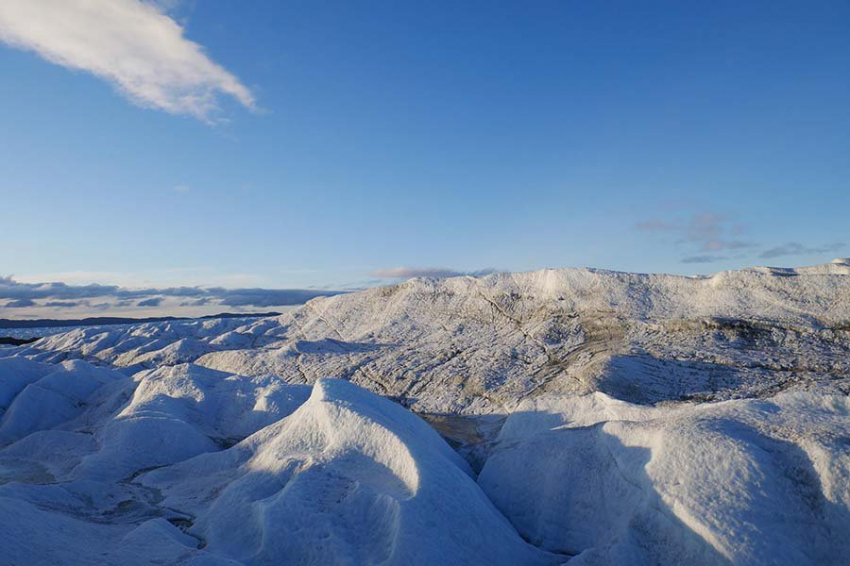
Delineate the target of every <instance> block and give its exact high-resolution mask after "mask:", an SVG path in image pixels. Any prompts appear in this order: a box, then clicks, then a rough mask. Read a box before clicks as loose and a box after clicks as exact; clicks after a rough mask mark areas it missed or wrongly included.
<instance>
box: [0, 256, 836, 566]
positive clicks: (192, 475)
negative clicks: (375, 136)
mask: <svg viewBox="0 0 850 566" xmlns="http://www.w3.org/2000/svg"><path fill="white" fill-rule="evenodd" d="M848 270H850V262H847V261H845V260H842V261H836V262H833V263H832V264H829V265H827V266H817V267H812V268H800V269H781V268H752V269H747V270H741V271H734V272H726V273H721V274H717V275H715V276H712V277H696V278H688V277H673V276H665V275H639V274H627V273H615V272H606V271H598V270H587V269H578V270H544V271H539V272H533V273H522V274H498V275H493V276H488V277H485V278H481V279H476V278H471V277H462V278H454V279H445V280H428V279H419V280H412V281H409V282H407V283H403V284H400V285H396V286H392V287H383V288H376V289H370V290H367V291H363V292H360V293H355V294H351V295H345V296H336V297H330V298H323V299H317V300H314V301H311V302H310V303H308V304H307V305H305V306H304V307H303V308H301V309H299V310H297V311H294V312H292V313H289V314H287V315H284V316H281V317H276V318H268V319H261V320H256V321H253V322H251V323H248V324H245V323H244V322H242V321H228V320H221V321H204V322H187V321H179V322H168V323H154V324H145V325H141V326H138V327H136V328H132V329H121V330H116V329H103V328H99V329H98V328H89V329H81V330H76V331H72V332H68V333H66V334H63V335H57V336H52V337H49V338H47V339H44V340H41V341H39V342H36V343H35V344H33V345H30V346H28V347H20V348H4V349H2V350H0V532H1V533H3V544H0V564H27V565H33V566H40V565H52V564H57V563H73V564H77V565H102V564H108V565H116V566H117V565H121V566H125V565H136V564H138V565H151V564H180V565H192V566H201V565H205V566H209V565H212V566H240V565H241V566H259V565H271V564H281V563H283V564H316V565H319V564H321V565H326V564H386V565H392V564H399V565H404V566H412V565H417V564H423V565H424V564H438V563H439V564H482V565H483V564H488V565H489V564H511V565H513V564H534V565H536V564H563V563H569V564H571V565H599V566H602V565H622V566H631V565H634V564H638V565H643V564H646V565H650V564H704V565H715V564H717V565H729V564H736V565H737V564H741V565H744V564H746V565H752V564H755V565H759V564H764V565H768V564H770V565H776V564H781V565H784V564H787V565H789V566H791V565H794V566H799V565H816V564H817V565H823V564H826V565H835V566H837V565H839V564H843V563H844V562H845V561H846V556H847V555H848V554H850V547H848V541H850V531H848V525H850V404H848V392H850V372H849V371H848V367H849V366H848V364H850V356H848V353H850V324H848V321H850V312H848V309H850V273H848ZM327 377H336V378H341V379H327ZM358 385H360V386H362V388H361V387H358ZM376 393H377V395H376ZM386 397H390V398H391V399H387V398H386ZM706 401H711V402H706ZM405 405H407V406H409V407H410V408H412V409H414V410H415V411H418V412H420V413H421V414H422V416H423V417H424V418H425V419H427V420H428V421H429V422H432V423H435V428H437V430H440V431H441V434H443V438H441V436H440V435H438V434H437V432H435V429H434V428H431V427H429V426H428V424H426V421H425V420H423V419H422V418H420V417H419V416H417V415H416V414H414V413H413V412H411V411H410V410H408V409H407V408H406V407H405ZM435 413H437V414H435ZM445 438H447V439H450V440H451V442H452V446H454V447H455V448H456V449H457V451H455V450H453V449H452V448H451V447H450V446H449V444H448V443H447V442H446V440H445ZM459 454H463V455H464V456H465V457H466V458H467V459H468V461H467V460H465V459H464V458H462V457H461V456H460V455H459ZM470 463H472V464H473V465H470ZM478 472H480V473H478Z"/></svg>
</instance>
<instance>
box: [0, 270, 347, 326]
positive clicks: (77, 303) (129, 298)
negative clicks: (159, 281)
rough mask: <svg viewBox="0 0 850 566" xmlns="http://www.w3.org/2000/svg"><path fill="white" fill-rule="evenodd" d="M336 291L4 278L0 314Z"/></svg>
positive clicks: (215, 305)
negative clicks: (128, 285)
mask: <svg viewBox="0 0 850 566" xmlns="http://www.w3.org/2000/svg"><path fill="white" fill-rule="evenodd" d="M338 293H339V292H338V291H326V290H313V289H259V288H252V289H225V288H223V287H168V288H162V289H158V288H148V289H128V288H124V287H119V286H117V285H97V284H92V285H68V284H67V283H61V282H52V283H23V282H20V281H16V280H15V279H14V278H12V277H0V318H4V316H3V314H2V311H3V309H15V311H16V312H14V313H6V314H8V315H9V316H12V315H15V316H20V313H19V312H18V311H19V310H23V309H31V310H32V309H36V310H39V312H42V311H44V310H45V309H53V310H55V311H57V312H62V311H69V312H70V311H74V310H86V311H110V310H113V311H115V310H122V309H136V310H139V309H143V310H144V309H162V308H166V307H169V308H174V309H180V308H200V307H203V308H206V309H209V310H216V311H221V310H236V311H242V310H257V309H269V308H276V307H286V306H294V305H301V304H304V303H305V302H307V301H309V300H310V299H313V298H315V297H321V296H329V295H336V294H338Z"/></svg>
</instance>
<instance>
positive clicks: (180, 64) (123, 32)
mask: <svg viewBox="0 0 850 566" xmlns="http://www.w3.org/2000/svg"><path fill="white" fill-rule="evenodd" d="M162 6H163V5H162V4H161V3H151V2H142V1H139V0H3V2H0V41H2V42H4V43H7V44H9V45H11V46H13V47H16V48H19V49H24V50H27V51H33V52H35V53H37V54H38V55H39V56H41V57H42V58H44V59H46V60H47V61H50V62H51V63H55V64H57V65H61V66H63V67H66V68H68V69H72V70H82V71H87V72H89V73H92V74H93V75H95V76H97V77H99V78H101V79H103V80H105V81H107V82H109V83H111V84H112V85H114V86H115V87H116V88H117V89H118V90H119V91H120V92H121V93H123V94H124V95H125V96H126V97H127V98H128V99H129V100H130V101H131V102H133V103H134V104H136V105H139V106H143V107H149V108H156V109H160V110H164V111H166V112H169V113H172V114H185V115H189V116H193V117H195V118H198V119H200V120H203V121H204V122H207V123H214V122H215V121H217V120H216V116H217V114H218V113H219V111H220V106H219V99H220V97H221V96H228V97H231V98H233V99H235V100H236V101H237V102H239V103H240V104H241V105H242V106H244V107H246V108H248V109H251V110H254V109H256V102H255V99H254V95H253V94H252V92H251V90H250V89H248V87H246V86H245V85H243V84H242V83H241V82H240V81H239V79H238V78H236V77H235V76H234V75H233V74H231V73H230V72H228V71H227V70H226V69H224V68H223V67H222V66H220V65H219V64H217V63H215V62H214V61H213V60H212V59H210V58H209V57H208V56H207V55H206V54H205V53H204V50H203V48H202V47H201V46H200V45H198V44H197V43H194V42H192V41H190V40H188V39H186V38H185V37H184V35H183V31H184V30H183V28H182V27H181V26H180V25H179V24H178V23H177V22H175V21H174V20H173V19H172V18H170V17H169V16H168V15H166V14H165V13H163V12H162V10H161V8H162Z"/></svg>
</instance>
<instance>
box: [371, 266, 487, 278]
mask: <svg viewBox="0 0 850 566" xmlns="http://www.w3.org/2000/svg"><path fill="white" fill-rule="evenodd" d="M495 271H496V270H495V269H492V268H487V269H479V270H478V271H456V270H454V269H448V268H445V267H391V268H389V269H379V270H377V271H374V272H372V273H371V274H370V275H372V277H379V278H381V279H412V278H414V277H433V278H437V279H443V278H445V277H458V276H461V275H471V276H473V277H481V276H484V275H489V274H491V273H494V272H495Z"/></svg>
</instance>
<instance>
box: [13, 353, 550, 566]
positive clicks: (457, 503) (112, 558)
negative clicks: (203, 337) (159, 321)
mask: <svg viewBox="0 0 850 566" xmlns="http://www.w3.org/2000/svg"><path fill="white" fill-rule="evenodd" d="M0 362H2V373H0V382H2V383H11V384H14V386H15V388H16V389H18V390H19V392H18V393H17V395H15V396H14V397H13V398H12V400H11V403H10V404H9V408H8V409H7V410H6V411H5V413H4V415H3V421H2V422H3V426H2V428H0V431H2V432H3V433H4V435H5V436H4V437H3V438H4V442H3V444H4V445H5V446H4V447H3V448H2V449H0V532H3V533H4V537H3V540H4V542H3V544H2V545H0V564H27V565H33V566H37V565H48V564H58V563H73V564H115V565H125V564H156V563H166V564H197V565H200V564H213V565H216V564H221V565H225V564H229V565H236V564H241V565H245V566H248V565H265V564H269V565H271V564H281V563H292V564H322V565H330V564H378V563H381V564H436V563H440V564H472V563H481V564H484V563H486V564H557V563H560V562H562V561H563V559H564V557H563V556H560V555H556V554H552V553H548V552H545V551H541V550H539V549H536V548H534V547H532V546H530V545H528V544H527V543H526V542H524V541H523V540H522V539H521V538H520V537H519V535H518V534H517V532H516V530H515V529H514V528H513V526H512V525H511V524H510V523H509V521H508V520H507V519H505V517H504V516H503V515H502V514H501V513H500V512H499V511H498V510H497V509H496V508H495V507H494V506H493V504H492V503H491V502H490V500H489V499H488V498H487V497H486V496H485V495H484V493H483V492H482V491H481V489H480V488H479V487H478V485H477V484H476V482H475V480H474V478H473V477H472V473H471V471H470V469H469V466H468V464H467V463H466V462H465V461H464V460H463V459H462V458H461V457H460V456H459V455H458V454H457V453H456V452H454V451H453V450H452V449H451V448H450V447H449V446H448V445H447V444H446V443H445V441H444V440H443V439H442V438H441V437H440V436H439V435H438V434H437V433H436V432H435V431H434V430H433V429H432V428H431V427H429V426H428V425H427V424H426V423H425V422H424V421H422V420H420V419H419V418H418V417H416V416H415V415H413V414H412V413H410V412H409V411H408V410H407V409H405V408H403V407H401V406H400V405H397V404H396V403H393V402H392V401H389V400H386V399H382V398H380V397H378V396H375V395H374V394H372V393H369V392H367V391H365V390H363V389H361V388H359V387H357V386H355V385H353V384H350V383H348V382H346V381H342V380H320V381H318V382H317V383H316V384H315V386H314V387H312V388H310V387H305V386H293V385H287V384H285V383H284V382H283V381H282V380H280V379H279V378H276V377H273V376H266V377H246V376H238V375H232V374H227V373H223V372H218V371H214V370H210V369H208V368H203V367H199V366H192V365H179V366H173V367H162V368H159V369H156V370H143V371H141V372H138V373H136V374H134V375H133V376H126V375H124V374H122V373H120V372H116V371H111V370H108V369H103V368H96V367H93V366H91V365H89V364H88V363H86V362H82V361H73V362H63V363H62V364H57V365H56V366H44V365H40V364H36V363H34V362H29V361H28V360H22V361H19V360H15V361H13V362H9V361H8V360H0ZM51 370H53V371H51ZM25 381H29V382H30V383H29V384H28V385H26V386H24V387H20V386H19V385H20V383H22V382H25ZM33 390H37V391H45V392H48V394H40V395H41V396H40V397H39V396H33V394H32V393H31V391H33ZM54 394H55V396H54ZM308 397H309V398H308ZM71 401H73V403H71ZM39 407H43V408H44V411H40V410H39Z"/></svg>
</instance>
